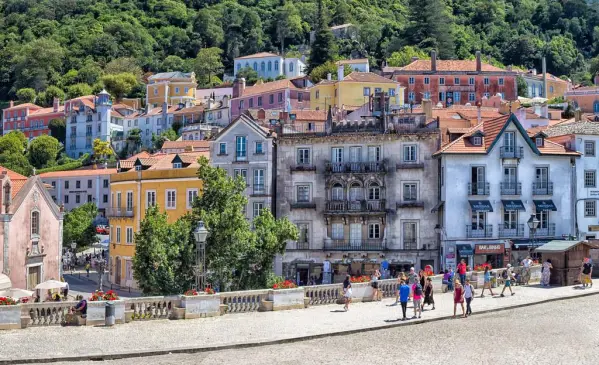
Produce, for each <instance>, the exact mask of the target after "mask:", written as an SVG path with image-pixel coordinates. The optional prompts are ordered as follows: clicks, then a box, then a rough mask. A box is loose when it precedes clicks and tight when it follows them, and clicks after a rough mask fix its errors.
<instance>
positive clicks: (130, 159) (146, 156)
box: [121, 151, 151, 162]
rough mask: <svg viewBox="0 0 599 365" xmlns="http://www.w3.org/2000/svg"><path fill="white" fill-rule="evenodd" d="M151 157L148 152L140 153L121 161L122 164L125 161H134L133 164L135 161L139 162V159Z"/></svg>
mask: <svg viewBox="0 0 599 365" xmlns="http://www.w3.org/2000/svg"><path fill="white" fill-rule="evenodd" d="M150 156H151V155H150V153H149V152H148V151H141V152H140V153H138V154H136V155H133V156H131V157H129V158H128V159H126V160H121V162H123V161H133V162H135V160H137V159H138V158H148V157H150Z"/></svg>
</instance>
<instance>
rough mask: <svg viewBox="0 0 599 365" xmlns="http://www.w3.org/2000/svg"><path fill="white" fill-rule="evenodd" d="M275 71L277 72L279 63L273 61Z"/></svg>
mask: <svg viewBox="0 0 599 365" xmlns="http://www.w3.org/2000/svg"><path fill="white" fill-rule="evenodd" d="M275 71H279V61H275Z"/></svg>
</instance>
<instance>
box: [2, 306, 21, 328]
mask: <svg viewBox="0 0 599 365" xmlns="http://www.w3.org/2000/svg"><path fill="white" fill-rule="evenodd" d="M17 328H21V306H20V305H3V306H0V330H12V329H17Z"/></svg>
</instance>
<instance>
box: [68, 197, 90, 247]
mask: <svg viewBox="0 0 599 365" xmlns="http://www.w3.org/2000/svg"><path fill="white" fill-rule="evenodd" d="M97 215H98V207H96V205H95V204H94V203H85V204H83V205H81V206H78V207H76V208H73V209H72V210H70V211H68V212H67V213H65V215H64V225H63V233H62V234H63V236H62V237H63V238H62V240H63V242H64V244H65V245H69V244H70V243H71V242H75V243H77V248H78V249H82V248H85V247H89V246H91V245H93V244H94V243H96V242H98V241H99V240H98V236H97V235H96V229H95V227H94V219H96V216H97Z"/></svg>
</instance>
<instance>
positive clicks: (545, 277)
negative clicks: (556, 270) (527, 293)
mask: <svg viewBox="0 0 599 365" xmlns="http://www.w3.org/2000/svg"><path fill="white" fill-rule="evenodd" d="M551 269H553V265H551V259H547V261H545V262H544V263H543V268H542V269H541V270H542V271H543V272H542V273H541V286H549V280H550V279H551Z"/></svg>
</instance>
